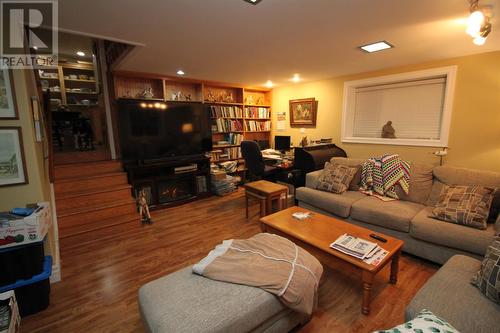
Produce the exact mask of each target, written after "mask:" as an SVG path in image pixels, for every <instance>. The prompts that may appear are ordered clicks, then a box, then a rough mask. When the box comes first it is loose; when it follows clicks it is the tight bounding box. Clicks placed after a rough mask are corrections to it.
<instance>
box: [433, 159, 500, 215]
mask: <svg viewBox="0 0 500 333" xmlns="http://www.w3.org/2000/svg"><path fill="white" fill-rule="evenodd" d="M432 173H433V175H434V178H435V179H434V182H433V184H432V189H431V193H430V195H429V200H428V201H427V205H428V206H434V205H436V203H437V201H438V200H439V195H440V194H441V190H442V188H443V184H447V185H478V186H491V187H496V188H500V173H499V172H493V171H484V170H475V169H466V168H455V167H449V166H438V167H435V168H434V169H433V170H432ZM499 213H500V191H497V193H496V194H495V197H494V198H493V204H492V205H491V209H490V215H489V218H488V220H489V222H490V223H492V222H494V221H495V219H496V218H497V216H498V215H499Z"/></svg>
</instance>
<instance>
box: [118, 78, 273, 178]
mask: <svg viewBox="0 0 500 333" xmlns="http://www.w3.org/2000/svg"><path fill="white" fill-rule="evenodd" d="M114 84H115V98H117V99H120V98H125V99H138V100H156V101H163V102H171V101H184V102H202V103H203V104H205V105H207V106H208V110H209V112H210V118H211V120H212V142H213V150H212V152H211V162H214V163H221V162H226V161H237V162H238V168H237V171H236V173H241V172H244V171H245V165H244V160H243V157H242V156H241V149H240V143H241V141H242V140H257V141H262V140H268V141H270V139H271V128H272V124H271V118H272V114H271V90H270V89H261V88H245V87H241V86H235V85H230V84H223V83H214V82H207V81H198V80H190V79H182V78H178V77H170V76H161V75H151V74H142V73H134V72H115V73H114ZM146 89H150V91H152V92H153V98H145V97H143V96H142V95H141V93H142V92H144V90H146Z"/></svg>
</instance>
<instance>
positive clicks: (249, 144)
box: [241, 141, 279, 181]
mask: <svg viewBox="0 0 500 333" xmlns="http://www.w3.org/2000/svg"><path fill="white" fill-rule="evenodd" d="M241 154H242V155H243V158H244V159H245V165H246V167H247V169H248V176H249V177H248V178H249V179H250V180H258V179H265V180H269V181H274V180H275V179H276V176H277V172H278V171H279V169H278V168H276V167H273V166H270V165H266V164H265V163H264V158H263V157H262V153H261V152H260V148H259V144H258V143H257V142H255V141H242V142H241Z"/></svg>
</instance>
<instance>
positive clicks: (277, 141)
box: [274, 135, 290, 151]
mask: <svg viewBox="0 0 500 333" xmlns="http://www.w3.org/2000/svg"><path fill="white" fill-rule="evenodd" d="M274 149H276V150H279V151H287V150H290V136H286V135H276V136H275V137H274Z"/></svg>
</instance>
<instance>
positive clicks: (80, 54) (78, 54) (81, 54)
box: [76, 51, 85, 57]
mask: <svg viewBox="0 0 500 333" xmlns="http://www.w3.org/2000/svg"><path fill="white" fill-rule="evenodd" d="M76 55H77V56H79V57H85V53H84V52H82V51H78V52H76Z"/></svg>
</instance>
